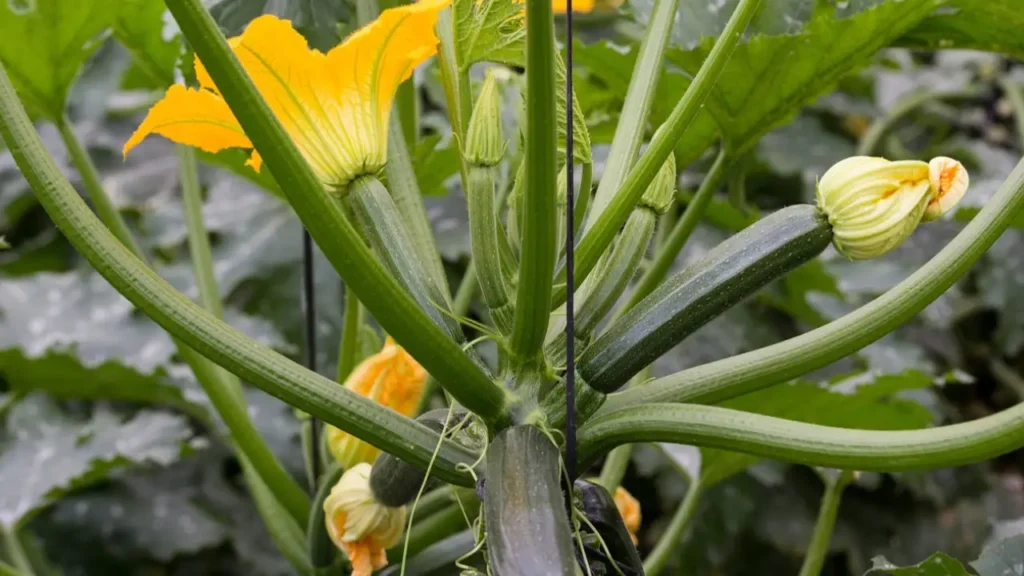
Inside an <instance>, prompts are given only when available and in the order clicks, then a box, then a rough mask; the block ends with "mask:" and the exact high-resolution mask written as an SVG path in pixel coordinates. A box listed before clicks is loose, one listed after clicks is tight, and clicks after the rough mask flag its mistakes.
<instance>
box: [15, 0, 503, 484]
mask: <svg viewBox="0 0 1024 576" xmlns="http://www.w3.org/2000/svg"><path fill="white" fill-rule="evenodd" d="M196 7H198V5H196ZM200 9H201V8H200ZM210 25H211V26H212V22H211V23H210ZM0 135H2V136H3V138H4V140H5V141H6V143H7V145H8V147H9V149H10V150H11V153H12V154H13V156H14V159H15V162H16V163H17V165H18V168H19V169H20V170H21V171H22V174H24V175H25V178H26V179H27V180H28V182H29V184H30V185H31V186H32V190H33V191H34V192H35V194H36V196H37V198H38V199H39V202H40V203H41V204H42V206H43V208H44V209H45V210H46V212H47V213H48V214H49V215H50V217H51V218H52V219H53V221H54V223H55V224H56V225H57V227H58V229H60V230H61V231H62V232H63V233H64V235H65V236H66V237H67V238H68V240H69V241H70V242H71V244H72V245H73V246H74V247H75V248H76V249H77V250H78V251H79V253H81V254H82V256H83V257H85V259H86V260H88V261H89V263H90V264H92V266H93V267H94V268H96V270H97V271H98V272H99V273H100V274H101V275H102V276H103V277H104V278H106V279H107V281H108V282H110V283H111V284H112V285H113V286H114V288H115V289H117V291H118V292H120V293H121V294H122V295H123V296H124V297H125V298H127V299H128V300H129V301H130V302H132V303H133V304H134V305H136V306H137V307H138V308H139V309H140V310H142V311H143V312H144V313H145V314H147V315H148V316H149V317H151V318H152V319H153V320H154V321H156V323H157V324H159V325H160V326H161V327H163V328H164V329H165V330H167V331H168V332H170V333H171V334H172V335H174V336H175V337H177V338H180V339H181V341H182V342H183V343H184V344H186V345H187V346H184V347H182V348H181V350H182V351H187V350H188V348H190V347H191V348H193V349H194V350H195V351H196V352H198V353H200V354H202V355H203V356H206V357H208V358H210V359H211V360H213V361H214V362H216V363H218V364H220V365H221V366H224V367H225V368H227V369H228V370H230V371H231V372H234V373H235V374H236V375H238V376H239V377H241V378H243V379H245V380H246V381H248V382H251V383H252V384H254V385H256V386H258V387H260V388H261V389H263V390H264V391H266V392H267V393H269V394H271V395H272V396H276V397H277V398H280V399H281V400H283V401H284V402H286V403H288V404H291V405H292V406H294V407H296V408H298V409H300V410H303V411H305V412H307V413H309V414H311V415H313V416H316V417H317V418H320V419H321V420H324V421H325V422H327V423H329V424H331V425H334V426H337V427H338V428H340V429H342V430H344V431H346V432H349V433H350V434H353V435H354V436H356V437H358V438H360V439H362V440H364V441H366V442H369V443H371V444H373V445H374V446H377V447H379V448H381V449H383V450H386V451H388V452H391V453H392V454H395V455H396V456H398V457H400V458H403V459H405V460H407V461H409V462H412V463H417V464H420V465H422V466H424V467H425V466H426V465H427V463H428V462H429V461H430V458H431V455H432V454H433V453H434V447H435V446H436V445H437V443H438V441H439V437H438V434H437V433H435V432H433V431H431V430H430V429H429V428H427V427H425V426H423V425H421V424H418V423H416V422H414V421H412V420H409V419H408V418H402V417H400V416H398V415H397V414H395V413H394V412H392V411H390V410H388V409H387V408H384V407H383V406H380V405H379V404H377V403H375V402H373V401H370V400H368V399H366V398H364V397H362V396H360V395H358V394H355V393H353V392H349V391H348V390H345V389H344V388H343V387H341V386H338V385H337V383H335V382H334V381H332V380H329V379H327V378H324V377H322V376H320V375H318V374H316V373H315V372H312V371H310V370H308V369H306V368H303V367H301V366H299V365H298V364H296V363H294V362H292V361H290V360H288V359H287V358H284V357H283V356H281V355H280V354H278V353H276V352H274V351H273V350H271V349H270V348H268V347H266V346H263V345H261V344H259V343H257V342H255V341H253V340H252V339H250V338H247V337H246V336H244V335H243V334H241V333H240V332H238V331H237V330H235V329H234V328H232V327H231V326H228V325H226V324H224V323H223V322H221V321H219V320H218V319H217V318H216V317H214V316H213V315H211V314H210V313H208V312H206V311H205V310H203V309H202V308H200V307H199V306H197V305H196V304H195V302H192V301H191V300H189V299H188V298H186V297H184V296H183V295H181V294H180V293H178V292H177V291H176V290H174V288H172V287H171V286H170V285H169V284H168V283H167V282H166V281H164V280H163V279H162V278H160V277H159V276H157V275H156V274H155V273H154V272H153V271H152V270H150V269H148V268H147V267H146V265H145V264H144V263H142V262H141V261H139V259H138V258H137V257H136V256H135V255H133V254H132V253H131V252H130V251H129V250H128V249H127V248H125V247H124V245H123V244H121V243H120V242H119V241H118V240H117V239H116V238H115V237H114V236H113V235H112V234H111V233H110V231H109V230H107V228H106V227H104V226H103V224H102V223H100V221H99V220H98V219H97V218H96V216H95V215H94V214H93V213H92V212H91V211H90V210H89V207H88V206H86V205H85V203H84V202H83V201H82V199H81V198H80V197H79V196H78V194H77V193H76V192H75V190H74V189H73V188H72V187H71V185H70V184H69V183H68V181H67V180H66V179H65V178H64V177H63V176H62V175H61V173H60V170H59V169H58V168H57V166H56V164H55V163H54V161H53V158H52V157H50V155H49V154H48V153H47V152H46V149H45V148H44V147H43V143H42V141H41V140H40V138H39V134H38V133H37V132H36V131H35V129H34V128H33V126H32V122H31V120H30V119H29V118H28V115H27V114H26V113H25V110H24V108H23V107H22V106H21V103H20V102H19V101H18V98H17V95H16V94H15V92H14V87H13V86H12V85H11V83H10V79H9V78H8V77H7V71H6V70H5V69H4V68H3V66H2V65H0ZM352 232H353V234H355V232H354V231H352ZM356 238H357V240H358V236H356ZM354 244H358V242H355V243H354ZM351 250H352V251H357V250H359V248H358V247H356V246H354V247H352V248H351ZM392 282H393V281H392ZM363 287H364V288H366V287H367V286H366V285H365V284H364V285H363ZM395 288H396V289H397V290H398V291H401V288H400V287H397V285H395ZM416 312H417V313H418V312H419V311H418V310H416ZM406 320H407V321H408V318H407V319H406ZM428 322H429V320H428ZM452 345H453V346H455V345H454V343H453V344H452ZM455 348H456V350H458V347H457V346H455ZM419 352H420V353H423V352H424V350H423V349H419ZM458 352H459V354H460V355H461V354H462V353H461V350H459V351H458ZM462 358H464V359H465V360H466V362H467V363H468V365H469V366H470V367H471V368H472V370H476V366H475V365H474V364H473V363H472V362H471V361H469V359H468V358H467V357H465V356H464V355H463V356H462ZM424 364H428V362H424ZM193 368H194V367H193ZM428 370H430V367H429V366H428ZM444 371H445V370H443V369H442V370H441V371H440V372H444ZM456 373H459V374H460V377H462V378H472V374H471V373H470V372H469V371H467V372H466V373H460V372H456ZM484 380H485V381H486V382H487V383H488V384H490V383H491V382H490V380H489V379H486V377H485V378H484ZM228 394H230V393H228ZM232 397H233V395H232ZM243 412H244V408H243ZM475 460H476V456H475V455H474V454H472V453H471V452H469V451H467V450H465V449H463V448H461V447H459V446H457V445H455V444H452V443H449V442H443V443H442V448H441V451H440V452H439V454H438V457H437V460H436V462H435V463H434V470H435V471H436V473H437V475H438V477H439V478H442V479H443V480H445V481H448V482H454V483H457V484H460V485H461V484H467V485H468V484H471V483H472V482H473V479H472V478H471V477H470V476H469V475H468V474H465V473H464V472H460V471H459V470H457V469H456V464H458V463H460V462H461V463H471V462H473V461H475ZM254 464H255V463H254ZM299 490H300V491H301V489H299Z"/></svg>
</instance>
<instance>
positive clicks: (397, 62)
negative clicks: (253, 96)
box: [124, 0, 451, 192]
mask: <svg viewBox="0 0 1024 576" xmlns="http://www.w3.org/2000/svg"><path fill="white" fill-rule="evenodd" d="M450 2H451V0H421V1H420V2H416V3H415V4H409V5H406V6H401V7H398V8H392V9H390V10H385V11H384V12H383V13H381V15H380V17H379V18H377V19H376V20H375V21H373V22H372V23H370V24H369V25H367V26H365V27H364V28H362V29H360V30H358V31H356V32H355V33H353V34H352V35H351V36H349V37H348V38H347V39H346V40H345V41H344V42H342V43H341V44H340V45H338V46H336V47H335V48H333V49H331V50H330V51H329V52H327V53H326V54H324V53H322V52H319V51H317V50H311V49H310V48H309V46H308V45H307V43H306V40H305V39H304V38H303V37H302V36H301V35H300V34H299V33H298V32H296V31H295V29H294V28H292V25H291V22H289V21H287V20H281V19H279V18H277V17H276V16H271V15H265V16H260V17H259V18H256V19H255V20H253V21H252V22H250V23H249V25H248V26H247V27H246V29H245V31H244V32H243V33H242V35H241V36H238V37H236V38H232V39H231V40H230V41H229V44H230V45H231V48H232V50H234V52H235V55H236V56H238V59H239V60H240V61H241V63H242V67H243V68H245V71H246V72H247V73H248V74H249V77H250V78H252V81H253V83H254V84H255V85H256V88H257V89H258V90H259V92H260V94H261V95H262V96H263V98H264V99H265V100H266V101H267V104H268V105H269V106H270V109H271V110H273V112H274V115H275V116H277V119H278V120H279V121H280V122H281V124H282V125H283V126H284V129H285V130H286V131H287V132H288V135H289V136H291V138H292V140H293V141H294V142H295V144H296V146H298V148H299V150H300V151H301V152H302V155H303V156H305V158H306V160H307V161H308V162H309V164H310V166H311V167H312V169H313V172H314V173H315V174H316V175H317V177H318V178H319V179H320V181H321V182H322V183H323V185H324V187H325V188H326V189H327V190H331V191H334V192H343V191H344V190H345V188H346V187H347V185H348V183H349V182H351V181H352V180H353V179H355V178H357V177H359V176H363V175H368V174H374V173H376V172H377V171H379V170H380V169H381V168H382V167H383V166H384V163H385V161H386V159H387V136H388V117H389V115H390V113H391V104H392V101H393V100H394V96H395V91H396V90H397V89H398V86H399V84H401V83H402V82H404V81H405V80H406V79H408V78H409V76H410V75H411V74H412V72H413V69H414V68H416V67H417V66H418V65H420V64H421V63H423V62H424V61H425V60H427V59H428V58H430V57H431V56H433V55H434V53H435V52H436V51H437V42H438V40H437V36H436V35H435V34H434V24H435V22H436V21H437V13H438V12H439V11H441V10H442V9H444V8H445V7H446V6H448V4H449V3H450ZM196 76H197V78H198V80H199V88H198V89H191V88H186V87H185V86H181V85H174V86H171V88H170V89H169V90H168V91H167V94H166V95H164V97H163V99H161V100H160V101H159V102H157V103H156V104H155V105H154V106H153V108H151V109H150V111H149V115H147V116H146V119H145V120H144V121H143V122H142V124H141V125H140V126H139V128H138V130H136V131H135V133H134V134H132V137H131V139H129V140H128V142H127V143H126V144H125V146H124V153H125V154H127V153H128V151H129V150H131V149H132V148H134V147H135V146H136V145H137V144H139V143H140V142H141V141H142V140H143V139H144V138H145V137H146V136H148V135H149V134H153V133H156V134H160V135H162V136H164V137H166V138H168V139H170V140H173V141H175V142H178V143H181V144H187V145H190V146H196V147H198V148H200V149H202V150H205V151H207V152H219V151H221V150H224V149H226V148H248V149H251V148H252V147H253V145H252V142H251V141H250V140H249V138H248V136H246V135H245V132H243V131H242V127H241V126H240V125H239V124H238V121H237V120H236V119H235V117H234V115H233V114H232V113H231V110H230V109H229V108H228V105H227V103H226V102H225V101H224V98H223V97H222V96H221V93H220V90H218V89H217V86H216V85H214V83H213V80H212V79H211V78H210V75H209V73H208V72H207V71H206V69H205V68H204V67H203V65H202V63H201V62H200V61H199V59H198V58H197V59H196ZM247 164H249V165H250V166H252V167H253V168H254V169H256V170H259V169H260V164H261V160H260V157H259V154H258V153H257V152H255V151H253V153H252V156H251V157H250V158H249V161H248V162H247Z"/></svg>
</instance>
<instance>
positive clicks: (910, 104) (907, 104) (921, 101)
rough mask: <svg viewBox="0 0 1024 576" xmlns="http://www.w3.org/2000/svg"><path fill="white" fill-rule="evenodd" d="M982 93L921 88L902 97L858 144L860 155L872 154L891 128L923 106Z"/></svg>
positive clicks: (968, 90)
mask: <svg viewBox="0 0 1024 576" xmlns="http://www.w3.org/2000/svg"><path fill="white" fill-rule="evenodd" d="M980 95H981V90H980V89H978V88H967V89H964V90H921V91H918V92H913V93H911V94H908V95H906V96H904V97H903V98H901V99H900V100H899V101H898V102H896V104H894V105H893V107H892V108H891V109H890V110H889V111H888V112H887V113H886V114H885V115H884V116H882V117H880V118H878V119H877V120H875V121H874V122H873V123H872V124H871V126H870V127H868V130H867V132H865V133H864V136H863V137H862V138H861V140H860V144H858V145H857V155H858V156H871V155H872V154H873V153H875V152H876V151H877V149H878V145H879V143H881V141H882V138H883V137H884V136H885V135H886V134H887V133H888V132H889V130H891V129H892V128H893V127H894V126H895V125H896V123H897V122H899V121H900V120H902V119H903V118H905V117H906V116H907V115H908V114H910V113H911V112H913V111H914V110H917V109H918V108H920V107H921V106H924V105H926V104H929V103H931V102H936V101H939V100H969V99H971V98H977V97H978V96H980Z"/></svg>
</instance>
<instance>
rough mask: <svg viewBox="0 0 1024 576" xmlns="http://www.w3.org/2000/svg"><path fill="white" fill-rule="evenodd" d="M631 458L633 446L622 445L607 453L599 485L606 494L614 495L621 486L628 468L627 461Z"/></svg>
mask: <svg viewBox="0 0 1024 576" xmlns="http://www.w3.org/2000/svg"><path fill="white" fill-rule="evenodd" d="M632 457H633V445H632V444H623V445H622V446H619V447H617V448H615V449H614V450H612V451H611V452H609V453H608V456H607V457H605V459H604V465H603V466H601V478H600V480H599V481H600V482H601V485H602V486H604V487H605V488H606V489H607V490H608V492H610V493H611V494H613V495H614V494H615V491H616V490H617V489H618V488H619V485H620V484H622V478H623V477H624V476H625V475H626V468H629V460H630V458H632Z"/></svg>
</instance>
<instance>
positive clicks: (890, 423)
mask: <svg viewBox="0 0 1024 576" xmlns="http://www.w3.org/2000/svg"><path fill="white" fill-rule="evenodd" d="M931 384H932V379H931V378H929V377H927V376H925V375H924V374H922V373H920V372H913V371H911V372H906V373H903V374H894V375H888V376H880V377H878V378H875V379H874V380H873V381H872V379H871V376H870V375H864V376H859V377H853V378H848V379H845V380H841V381H839V382H837V383H835V384H832V385H830V386H828V387H824V388H823V387H821V386H818V385H817V384H812V383H808V382H794V383H791V384H784V385H781V386H775V387H772V388H767V389H765V390H761V391H759V392H754V393H753V394H747V395H745V396H741V397H739V398H735V399H733V400H729V401H727V402H723V403H722V404H721V405H722V406H724V407H727V408H732V409H734V410H742V411H744V412H752V413H755V414H766V415H770V416H777V417H779V418H786V419H788V420H795V421H798V422H808V423H812V424H822V425H825V426H837V427H843V428H859V429H865V430H906V429H912V428H923V427H925V426H927V425H928V424H929V423H930V422H931V421H932V415H931V413H929V412H928V410H926V409H925V408H923V407H922V406H921V405H919V404H918V403H916V402H913V401H911V400H905V399H902V398H898V397H894V396H895V395H896V394H898V393H899V392H901V391H904V390H913V389H921V388H926V387H928V386H930V385H931ZM701 452H702V472H701V474H702V476H703V479H704V482H705V483H707V484H708V485H710V484H714V483H717V482H720V481H722V480H724V479H725V478H728V477H729V476H732V475H733V474H736V473H738V472H740V471H741V470H743V469H744V468H746V467H748V466H750V465H751V464H753V463H755V462H757V461H758V460H759V458H757V457H755V456H748V455H746V454H739V453H736V452H726V451H723V450H713V449H707V450H702V451H701Z"/></svg>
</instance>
